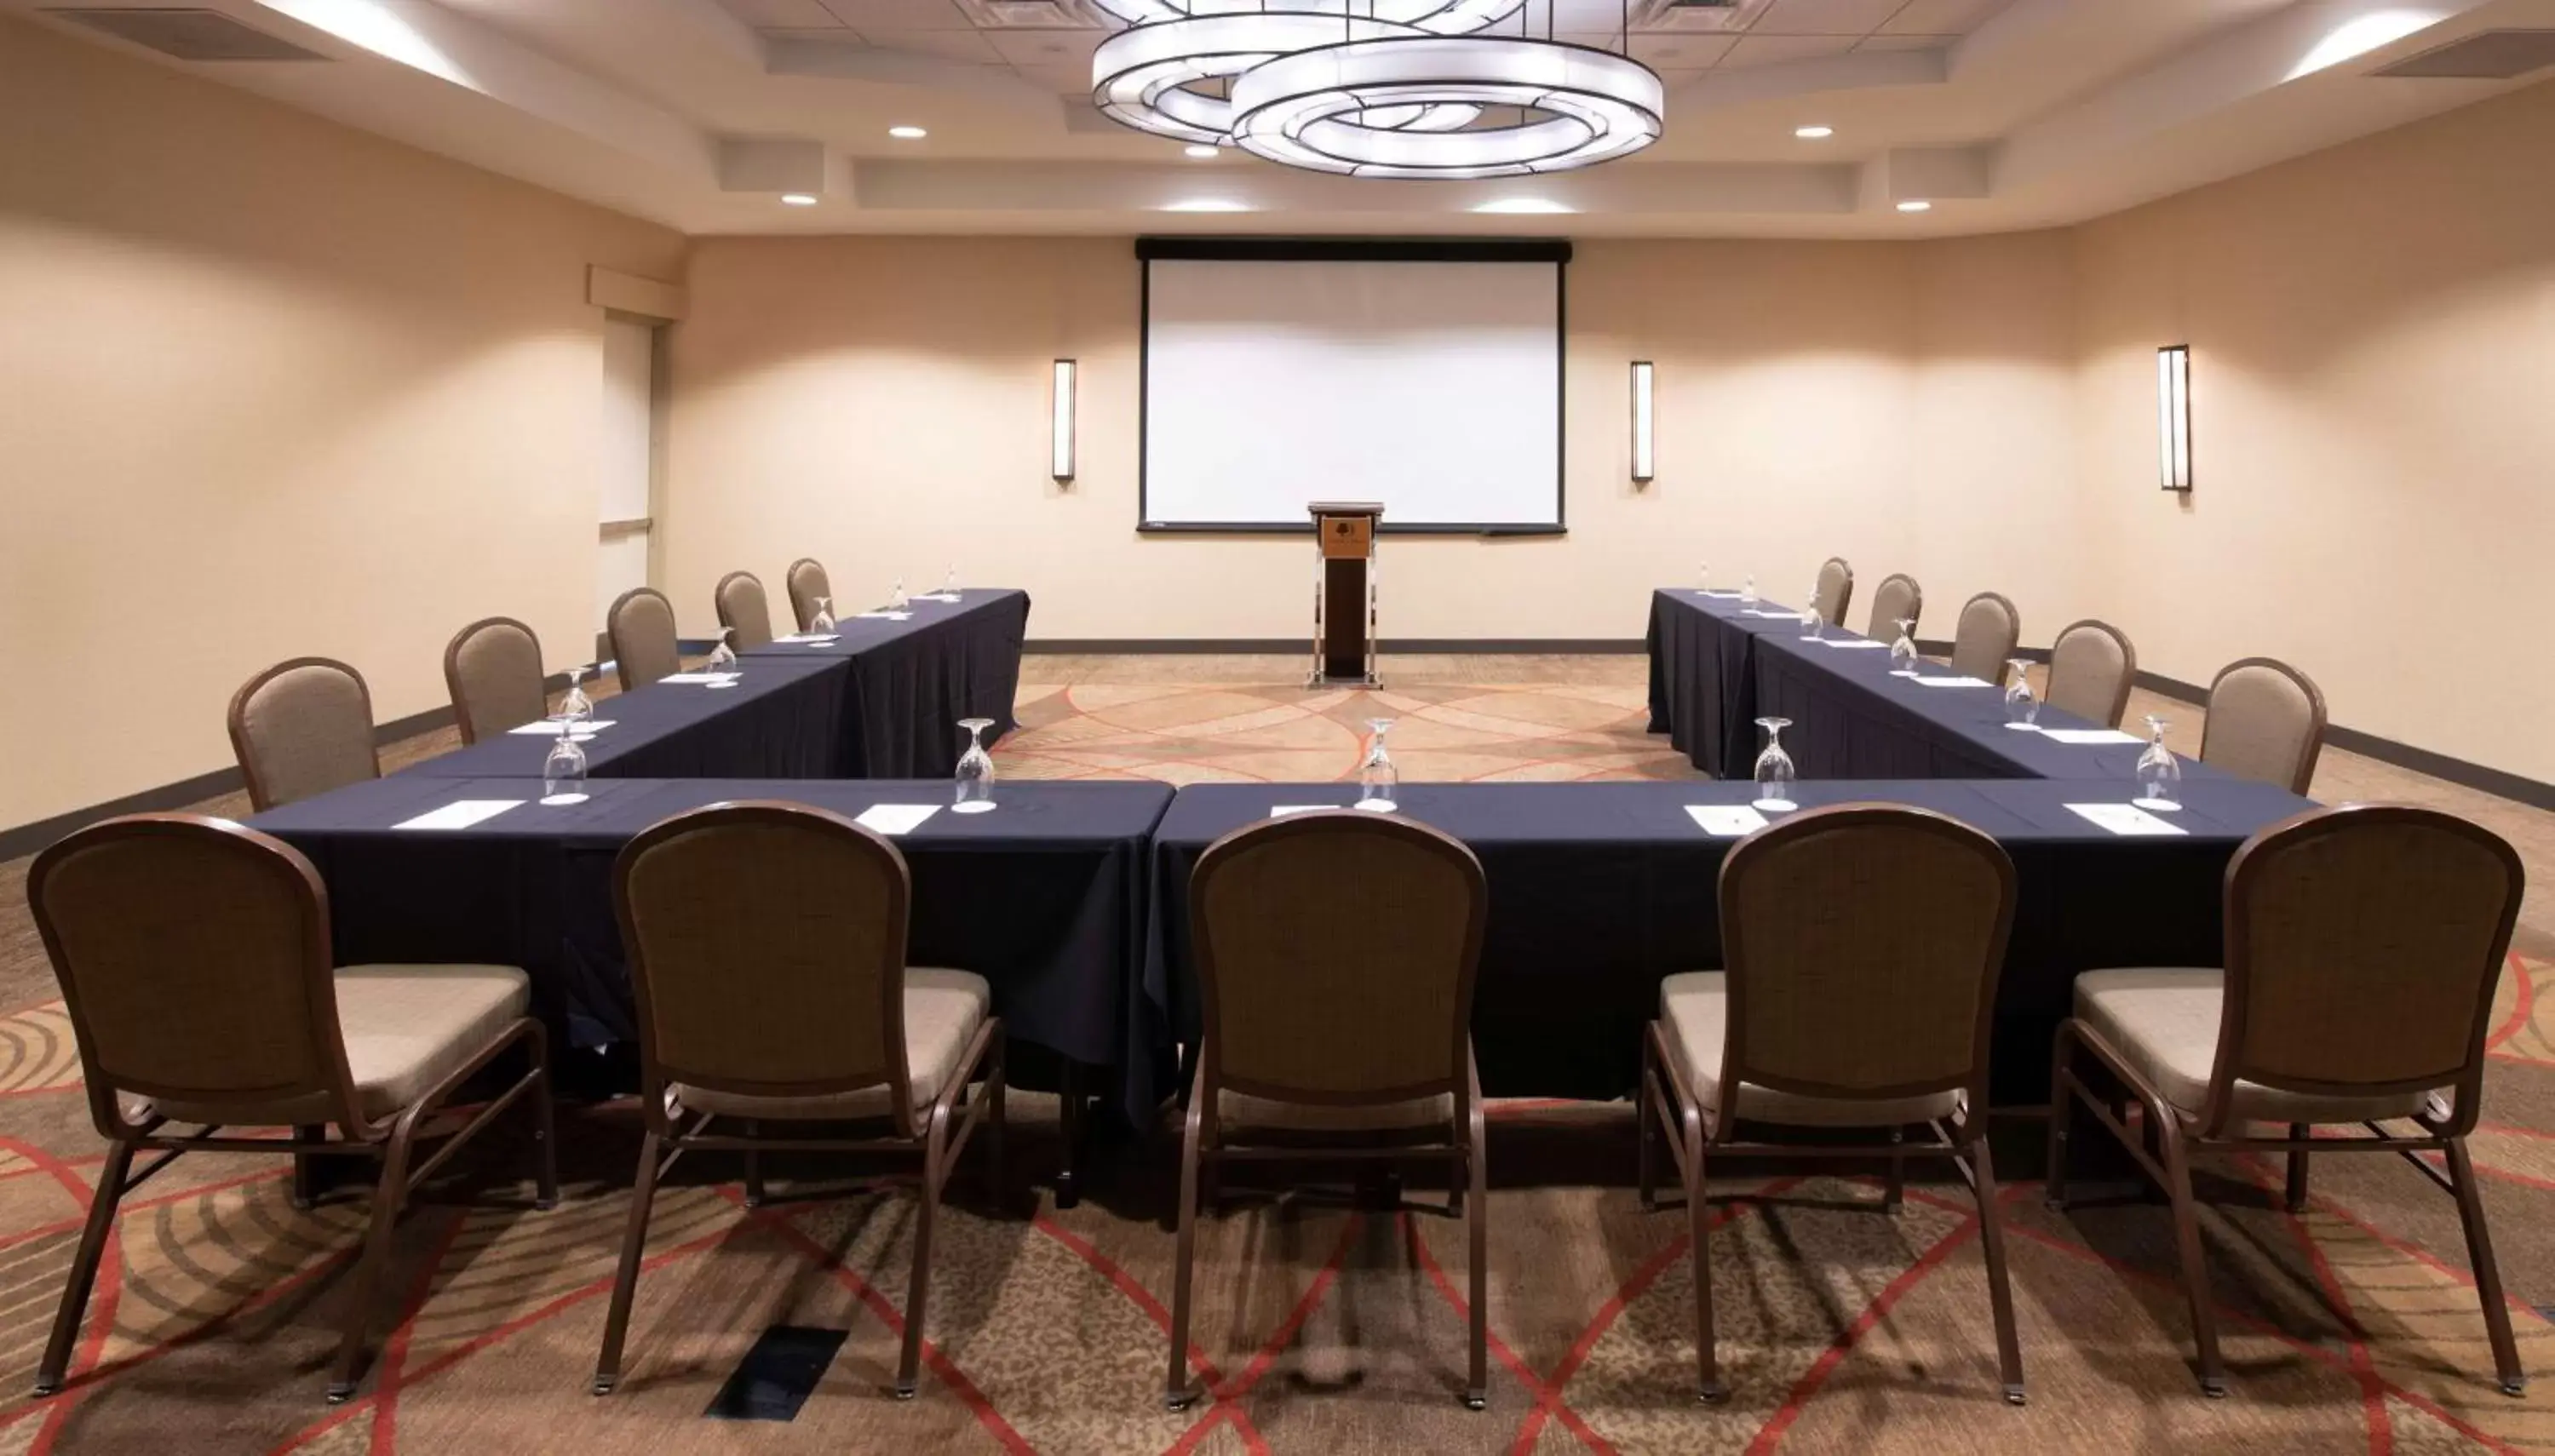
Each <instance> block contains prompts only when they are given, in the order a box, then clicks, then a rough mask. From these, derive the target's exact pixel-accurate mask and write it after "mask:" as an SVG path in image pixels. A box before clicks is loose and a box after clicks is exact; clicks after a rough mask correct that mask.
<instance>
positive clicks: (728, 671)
mask: <svg viewBox="0 0 2555 1456" xmlns="http://www.w3.org/2000/svg"><path fill="white" fill-rule="evenodd" d="M708 670H709V671H712V672H716V673H718V674H720V675H719V676H718V677H717V678H716V679H715V680H713V681H712V682H711V683H710V684H709V685H710V686H712V687H734V686H736V677H737V666H736V629H735V628H733V627H722V628H720V629H719V639H718V646H716V647H714V648H711V649H710V662H709V667H708Z"/></svg>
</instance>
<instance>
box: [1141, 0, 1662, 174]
mask: <svg viewBox="0 0 2555 1456" xmlns="http://www.w3.org/2000/svg"><path fill="white" fill-rule="evenodd" d="M1101 3H1102V4H1103V5H1104V7H1105V8H1107V9H1108V10H1109V11H1110V12H1111V13H1112V14H1115V15H1118V16H1120V17H1121V18H1122V19H1127V20H1130V21H1133V22H1135V23H1134V24H1133V25H1131V26H1130V28H1129V29H1127V30H1125V31H1121V32H1119V33H1118V34H1116V35H1114V36H1111V37H1110V38H1109V39H1108V40H1106V41H1104V42H1102V43H1101V45H1100V47H1099V49H1098V51H1097V52H1096V53H1095V54H1094V56H1093V59H1092V91H1093V95H1092V99H1093V101H1094V103H1095V104H1096V105H1097V106H1098V107H1099V108H1100V110H1101V111H1102V113H1103V114H1105V115H1107V116H1109V117H1111V118H1112V119H1114V120H1116V121H1119V122H1121V123H1123V124H1125V125H1127V126H1131V127H1135V128H1137V129H1139V130H1142V131H1149V132H1154V133H1156V134H1158V135H1161V136H1167V137H1176V138H1178V139H1180V140H1182V141H1187V142H1202V143H1209V144H1213V145H1231V146H1238V147H1241V148H1243V149H1244V150H1246V151H1249V152H1251V153H1252V154H1253V155H1255V156H1258V157H1262V158H1265V159H1267V160H1269V161H1272V162H1277V163H1281V164H1284V165H1286V166H1289V167H1298V168H1304V169H1307V170H1311V171H1317V172H1331V173H1339V174H1343V175H1346V176H1351V177H1368V178H1405V179H1429V178H1439V179H1467V178H1491V177H1516V176H1526V175H1532V174H1535V173H1546V172H1561V171H1566V170H1569V169H1572V168H1579V167H1590V166H1594V165H1596V164H1597V163H1600V162H1608V161H1612V160H1614V159H1615V158H1618V157H1622V156H1625V155H1627V154H1629V153H1632V152H1635V151H1638V150H1640V149H1641V148H1642V147H1645V146H1648V145H1649V144H1650V143H1651V142H1653V141H1656V140H1657V139H1658V136H1659V132H1660V116H1661V113H1662V111H1663V110H1664V106H1665V94H1664V88H1663V87H1662V86H1661V84H1660V82H1659V77H1658V74H1657V72H1655V71H1653V70H1651V69H1650V68H1649V67H1648V66H1645V65H1642V63H1641V62H1639V61H1634V60H1633V59H1632V58H1630V57H1629V56H1626V55H1622V54H1620V53H1617V52H1613V51H1604V50H1599V49H1596V48H1594V47H1588V46H1574V45H1565V44H1562V43H1559V42H1555V41H1551V40H1537V39H1533V38H1531V37H1527V36H1521V35H1498V36H1492V35H1484V34H1481V33H1480V32H1481V30H1482V28H1483V27H1486V26H1490V25H1494V24H1497V23H1498V22H1500V21H1501V20H1504V19H1506V18H1508V17H1509V16H1512V15H1516V14H1517V13H1518V12H1519V10H1520V9H1521V8H1522V7H1523V5H1524V4H1525V0H1280V3H1281V4H1282V6H1283V8H1274V9H1273V8H1271V3H1270V0H1101ZM1351 5H1354V6H1355V7H1356V10H1357V12H1358V13H1355V14H1352V13H1348V12H1347V7H1348V6H1351Z"/></svg>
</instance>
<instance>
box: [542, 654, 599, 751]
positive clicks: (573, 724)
mask: <svg viewBox="0 0 2555 1456" xmlns="http://www.w3.org/2000/svg"><path fill="white" fill-rule="evenodd" d="M587 670H588V669H586V668H584V667H570V668H568V669H567V691H566V693H564V694H563V695H561V696H560V698H559V705H558V711H557V712H556V713H553V714H551V718H552V720H553V721H555V722H556V723H557V724H558V725H559V732H560V733H561V734H562V735H564V734H570V733H581V732H586V731H589V730H588V729H587V728H586V726H585V725H586V724H588V723H591V722H593V721H594V699H592V698H590V697H587V696H586V695H585V689H584V688H583V687H581V686H579V685H578V684H579V683H581V682H583V681H584V680H585V674H586V671H587Z"/></svg>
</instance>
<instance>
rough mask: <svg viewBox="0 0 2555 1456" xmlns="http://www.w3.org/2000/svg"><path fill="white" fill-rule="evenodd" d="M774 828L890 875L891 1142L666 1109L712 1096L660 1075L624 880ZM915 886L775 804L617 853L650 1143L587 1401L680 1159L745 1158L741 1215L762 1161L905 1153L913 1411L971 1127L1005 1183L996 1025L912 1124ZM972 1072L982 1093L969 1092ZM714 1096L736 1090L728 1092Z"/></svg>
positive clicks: (1000, 1041)
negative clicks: (912, 1164) (940, 1258)
mask: <svg viewBox="0 0 2555 1456" xmlns="http://www.w3.org/2000/svg"><path fill="white" fill-rule="evenodd" d="M755 823H761V824H774V825H785V826H789V827H792V828H801V829H804V828H810V827H821V828H822V829H823V830H824V831H826V832H839V833H842V834H845V835H849V836H851V837H853V838H855V839H859V840H863V841H867V842H869V843H871V844H874V845H875V846H876V847H877V848H878V849H880V850H882V851H884V852H885V853H886V855H887V857H888V859H889V861H890V863H892V864H893V865H894V866H895V868H896V878H895V881H894V882H893V889H892V891H891V894H890V908H889V911H888V912H889V914H890V915H891V916H892V917H893V918H894V920H895V922H896V927H897V933H896V934H895V935H894V936H893V937H892V939H893V943H894V944H895V945H896V947H897V954H898V956H899V957H900V963H899V965H898V966H897V968H896V970H897V974H895V975H893V976H889V977H885V978H883V983H884V985H883V995H884V999H885V1005H884V1006H883V1007H882V1008H881V1014H882V1016H883V1017H884V1018H885V1020H884V1021H883V1022H882V1023H881V1025H883V1026H886V1027H891V1028H894V1029H895V1030H896V1033H897V1039H896V1045H895V1054H893V1055H891V1056H890V1057H889V1058H888V1066H887V1073H888V1075H887V1080H886V1083H885V1085H886V1087H887V1089H888V1094H889V1097H888V1101H889V1106H890V1117H889V1121H890V1123H891V1125H892V1128H893V1131H892V1132H890V1133H889V1134H888V1135H886V1136H883V1137H882V1136H861V1137H822V1136H798V1135H794V1134H791V1133H788V1132H779V1133H775V1132H767V1131H766V1128H767V1127H768V1126H772V1124H770V1123H767V1121H766V1120H764V1119H759V1118H744V1117H738V1118H735V1119H733V1120H734V1121H735V1122H736V1123H737V1124H738V1129H737V1131H735V1132H713V1131H711V1127H712V1124H713V1123H714V1122H716V1121H717V1119H718V1117H719V1116H721V1115H720V1114H713V1113H708V1112H702V1113H697V1114H694V1115H692V1116H691V1117H690V1119H689V1121H688V1122H686V1121H684V1119H683V1116H682V1113H681V1110H680V1109H678V1108H676V1107H674V1106H673V1105H672V1098H671V1096H670V1092H671V1089H672V1086H673V1084H674V1083H676V1082H689V1083H691V1084H692V1085H695V1086H704V1087H709V1088H712V1089H718V1087H717V1082H716V1081H715V1080H713V1079H708V1078H701V1077H694V1076H688V1075H685V1074H682V1073H680V1071H679V1069H669V1067H668V1066H667V1065H666V1063H665V1061H664V1060H663V1058H662V1057H661V1056H660V1055H659V1052H658V1045H657V1032H656V1025H657V1023H656V1017H655V1014H654V1011H653V1004H652V1002H651V999H650V994H649V989H648V975H647V952H646V947H645V942H643V941H642V940H641V939H640V936H639V927H638V922H637V920H636V918H635V917H634V916H633V915H632V913H631V910H630V872H631V869H632V867H633V866H634V865H636V864H637V863H638V861H639V860H640V859H641V858H642V857H644V856H645V854H646V853H647V851H648V850H650V849H652V848H654V847H655V846H656V845H658V844H661V843H663V842H665V841H666V840H669V839H672V838H675V837H677V836H679V835H682V834H685V833H690V832H694V831H697V830H701V829H706V828H717V827H724V826H731V825H737V824H755ZM912 887H913V880H912V876H911V872H910V871H909V870H908V869H907V868H906V863H905V857H904V856H903V855H902V854H899V853H898V852H897V849H896V846H895V845H894V844H893V843H891V842H889V841H888V840H887V839H885V838H883V837H882V836H880V835H878V834H875V833H873V832H871V831H870V830H868V829H865V828H863V827H862V826H860V825H858V824H855V823H853V822H852V821H851V820H850V819H847V818H845V817H843V816H842V815H840V814H836V813H832V812H830V811H828V810H825V809H819V808H815V807H812V806H810V805H806V804H792V803H785V802H781V801H779V800H773V799H739V800H733V801H729V802H725V803H714V804H710V805H707V806H705V807H702V808H697V809H692V810H689V811H687V812H684V813H680V814H676V815H674V816H673V817H671V818H669V819H665V820H662V821H660V822H658V823H656V824H654V825H652V826H650V827H649V828H648V829H647V830H646V831H645V832H643V833H641V834H640V835H639V836H638V837H637V838H635V839H633V840H631V841H630V843H629V845H628V846H627V847H626V848H624V849H623V850H622V852H621V855H620V858H619V859H618V860H617V861H616V863H615V864H614V866H613V872H612V892H613V893H612V898H613V908H614V911H615V915H616V917H617V918H618V920H619V922H620V927H621V944H622V946H623V948H624V953H625V954H626V955H627V956H628V958H629V962H630V983H631V989H632V991H633V993H634V994H635V996H636V998H637V1002H638V1010H639V1067H640V1078H639V1085H640V1108H641V1112H642V1115H643V1117H644V1120H645V1124H646V1128H647V1132H646V1135H645V1136H644V1137H643V1138H642V1139H641V1141H640V1147H639V1172H638V1179H637V1186H636V1187H635V1188H634V1189H633V1191H632V1194H631V1201H630V1220H629V1224H628V1227H627V1231H626V1233H625V1234H624V1236H623V1238H622V1244H621V1262H620V1266H619V1268H618V1270H617V1271H616V1272H615V1274H614V1275H613V1281H612V1304H611V1310H610V1313H609V1314H608V1315H606V1317H605V1320H604V1326H603V1350H602V1353H601V1354H600V1355H599V1356H598V1357H597V1358H596V1360H595V1366H594V1383H593V1387H592V1390H593V1393H594V1394H595V1395H609V1394H611V1392H612V1390H613V1388H614V1387H616V1386H618V1385H619V1384H620V1383H621V1364H622V1350H623V1347H624V1345H625V1343H626V1341H627V1339H628V1335H629V1330H630V1305H631V1301H632V1299H633V1298H634V1297H635V1295H636V1294H637V1291H638V1286H639V1266H640V1263H641V1256H642V1255H643V1253H644V1252H645V1248H646V1245H647V1241H648V1218H649V1213H650V1208H651V1205H652V1204H653V1203H654V1202H655V1201H656V1195H657V1185H658V1184H659V1183H660V1182H662V1181H663V1180H664V1178H665V1176H666V1174H667V1173H668V1172H669V1171H670V1170H671V1169H672V1168H673V1166H674V1164H675V1163H676V1162H677V1161H679V1160H681V1158H682V1155H683V1154H684V1153H689V1152H693V1151H695V1150H698V1151H703V1152H732V1153H744V1154H745V1191H746V1206H747V1207H749V1208H758V1207H761V1206H762V1205H763V1203H764V1202H765V1198H766V1189H765V1185H764V1180H763V1167H762V1158H761V1154H763V1153H918V1154H920V1158H921V1173H920V1186H921V1194H922V1202H921V1207H920V1211H919V1212H918V1213H917V1214H916V1215H915V1219H914V1226H913V1273H912V1275H911V1277H910V1278H909V1280H908V1283H907V1286H906V1296H905V1343H904V1348H903V1351H902V1353H901V1354H900V1355H899V1357H898V1361H897V1373H896V1396H897V1398H898V1399H900V1400H911V1399H913V1396H914V1394H915V1392H916V1391H917V1390H918V1389H919V1386H918V1382H919V1378H920V1372H921V1363H922V1322H923V1316H924V1313H925V1302H924V1296H925V1295H926V1294H927V1293H928V1292H929V1286H930V1277H929V1276H930V1271H931V1234H932V1225H933V1223H934V1221H935V1215H936V1214H937V1213H938V1211H939V1207H940V1198H941V1192H942V1190H943V1189H944V1188H945V1187H946V1186H947V1184H948V1181H949V1175H950V1173H951V1172H952V1171H954V1170H955V1169H956V1167H957V1165H958V1159H959V1158H960V1156H961V1155H962V1154H964V1153H966V1151H967V1144H968V1143H969V1141H970V1140H972V1139H973V1138H974V1137H975V1135H976V1130H977V1127H978V1126H979V1125H980V1124H982V1125H984V1126H985V1128H986V1130H987V1133H986V1145H987V1148H986V1152H987V1157H986V1175H987V1180H988V1184H989V1186H991V1187H992V1188H993V1189H995V1190H996V1191H997V1192H998V1193H999V1191H1000V1190H1001V1189H1002V1188H1003V1187H1004V1182H1003V1090H1004V1068H1005V1059H1006V1051H1007V1044H1008V1043H1007V1041H1006V1038H1005V1034H1004V1030H1003V1022H1002V1018H1000V1017H996V1016H990V1015H989V1016H987V1017H986V1018H985V1020H984V1022H983V1023H982V1024H981V1025H979V1026H978V1027H977V1028H976V1033H975V1035H974V1036H973V1037H971V1038H970V1039H969V1041H968V1043H967V1046H966V1048H965V1049H964V1050H963V1051H962V1052H961V1053H960V1054H959V1058H958V1064H957V1066H956V1067H955V1068H954V1069H953V1070H952V1071H951V1073H950V1076H949V1078H948V1080H947V1082H946V1083H944V1084H943V1085H942V1087H941V1088H940V1091H939V1094H938V1095H937V1096H935V1097H934V1098H933V1099H932V1101H931V1105H930V1107H929V1108H928V1109H926V1110H922V1111H921V1114H920V1116H919V1117H917V1116H916V1109H915V1108H914V1107H913V1090H912V1072H911V1069H910V1067H909V1064H908V1056H907V1052H906V1041H905V977H904V966H903V964H902V957H903V955H904V953H905V946H906V935H905V927H906V915H907V908H908V905H909V903H910V901H909V898H910V896H911V895H912ZM979 1072H981V1073H982V1074H983V1077H984V1086H983V1088H982V1090H980V1091H973V1092H972V1095H969V1096H968V1097H967V1098H966V1100H965V1102H963V1103H961V1102H960V1101H959V1096H960V1094H961V1093H968V1092H970V1090H971V1085H972V1084H973V1083H974V1082H975V1081H976V1078H977V1075H978V1074H979ZM878 1085H880V1084H879V1083H875V1082H864V1083H860V1084H858V1085H853V1086H844V1085H840V1084H837V1083H833V1082H825V1083H808V1084H804V1085H792V1086H789V1087H784V1088H778V1089H776V1088H774V1087H771V1086H768V1085H766V1086H757V1087H755V1088H752V1089H749V1090H751V1091H754V1092H757V1093H763V1094H768V1095H772V1096H786V1097H822V1096H830V1095H833V1094H836V1093H843V1092H858V1091H864V1090H867V1089H869V1088H871V1087H875V1086H878ZM718 1090H739V1089H735V1088H727V1089H718ZM807 1123H816V1124H817V1125H818V1126H822V1125H823V1123H822V1121H821V1120H817V1119H791V1120H789V1121H788V1122H783V1123H780V1124H779V1125H780V1126H782V1127H784V1128H787V1127H790V1126H793V1125H795V1126H804V1125H806V1124H807Z"/></svg>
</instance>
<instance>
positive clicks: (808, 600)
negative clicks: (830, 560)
mask: <svg viewBox="0 0 2555 1456" xmlns="http://www.w3.org/2000/svg"><path fill="white" fill-rule="evenodd" d="M801 566H813V567H815V568H816V574H817V575H819V576H823V577H824V578H825V591H826V597H825V600H827V601H832V600H833V595H832V593H833V589H834V581H833V577H832V576H831V575H830V574H828V573H827V572H826V570H825V563H824V562H822V561H819V560H817V559H816V558H815V557H814V556H800V557H799V558H798V559H797V560H794V561H792V562H791V563H790V569H789V570H787V571H785V572H783V573H782V574H781V589H782V590H783V591H786V592H788V593H789V594H790V615H791V617H792V618H793V619H795V620H796V621H797V623H798V630H799V631H801V632H807V631H810V630H812V629H813V628H814V627H815V625H816V598H815V597H814V596H813V595H801V594H800V592H799V590H798V568H799V567H801Z"/></svg>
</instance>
